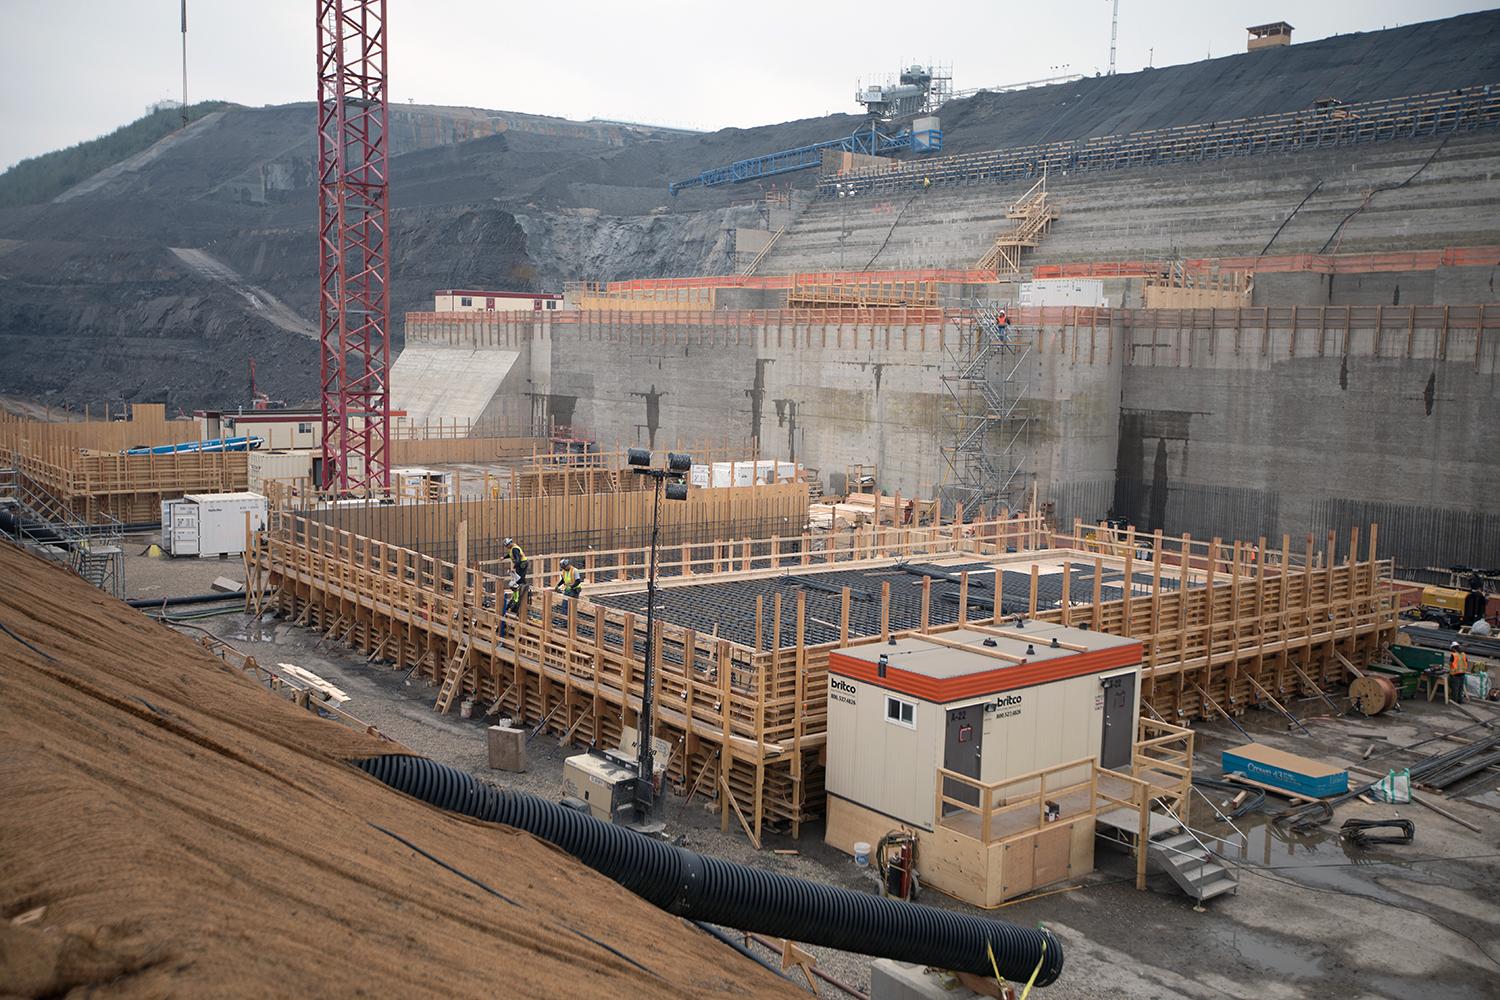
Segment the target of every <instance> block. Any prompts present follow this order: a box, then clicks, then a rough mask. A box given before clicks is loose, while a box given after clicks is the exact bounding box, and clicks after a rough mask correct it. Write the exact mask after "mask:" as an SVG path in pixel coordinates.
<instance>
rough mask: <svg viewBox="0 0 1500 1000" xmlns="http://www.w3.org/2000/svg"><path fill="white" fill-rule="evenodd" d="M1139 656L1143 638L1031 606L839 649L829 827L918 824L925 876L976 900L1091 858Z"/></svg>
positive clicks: (1127, 755) (831, 708) (831, 687)
mask: <svg viewBox="0 0 1500 1000" xmlns="http://www.w3.org/2000/svg"><path fill="white" fill-rule="evenodd" d="M1140 664H1141V644H1140V642H1139V641H1137V640H1133V639H1127V638H1122V637H1118V636H1111V635H1105V634H1103V633H1100V632H1091V631H1087V630H1083V629H1074V628H1067V627H1065V626H1062V625H1054V624H1050V623H1045V622H1038V621H1025V622H1020V623H1017V624H1014V625H1011V626H1008V627H1005V628H997V629H977V628H976V629H958V630H955V631H949V632H944V633H942V635H940V636H938V635H934V636H920V635H916V636H909V637H907V638H904V639H900V640H897V641H896V642H895V643H892V644H880V643H873V644H866V645H859V646H853V647H848V648H845V649H841V650H837V651H834V652H833V653H830V654H829V658H828V765H827V773H826V775H825V786H826V788H827V792H828V824H827V840H828V843H829V844H831V845H832V846H834V847H837V848H839V849H840V850H843V851H845V852H847V853H851V854H852V853H853V845H854V844H855V843H856V842H859V841H863V842H866V843H876V842H878V840H879V838H880V836H882V835H884V834H885V833H888V832H890V831H892V830H894V829H898V828H904V829H907V830H910V831H913V832H916V833H918V834H919V858H918V868H919V870H920V871H921V872H922V873H923V875H924V877H925V881H926V882H927V883H928V884H932V885H936V886H938V887H940V888H942V889H944V891H946V892H950V893H952V894H953V895H955V896H958V897H959V898H962V899H967V900H969V901H971V902H977V903H981V904H992V903H994V902H998V901H1000V900H1003V899H1006V898H1010V897H1011V896H1014V895H1019V894H1020V892H1024V891H1029V890H1030V889H1031V888H1034V887H1035V886H1037V885H1042V884H1045V883H1046V881H1055V880H1056V879H1058V878H1064V877H1068V876H1070V875H1076V874H1082V873H1083V872H1085V871H1089V870H1091V869H1092V868H1093V835H1094V830H1093V812H1094V801H1093V792H1092V788H1093V778H1094V767H1095V765H1096V764H1097V765H1098V766H1100V767H1103V768H1121V769H1127V770H1128V768H1129V767H1130V764H1131V756H1132V752H1133V747H1134V743H1135V739H1136V730H1137V719H1138V717H1139V712H1140V685H1139V677H1140ZM944 772H946V773H944ZM1085 789H1087V791H1085ZM1054 807H1055V808H1054ZM1052 824H1056V825H1055V826H1054V825H1052ZM1064 829H1066V830H1067V832H1066V833H1064V832H1063V830H1064ZM1044 843H1045V845H1046V850H1045V851H1043V850H1041V849H1040V846H1039V845H1042V844H1044ZM992 847H995V848H998V849H1000V852H999V854H998V855H997V856H996V858H995V860H994V863H993V864H991V863H990V862H989V860H988V859H989V856H990V853H991V852H990V848H992ZM970 855H972V857H969V856H970ZM1043 855H1045V857H1044V856H1043ZM961 858H967V859H968V860H963V861H961V860H960V859H961ZM1002 860H1003V861H1004V862H1005V863H1006V864H1008V865H1009V866H1010V871H1009V872H1005V871H1002V870H1001V861H1002ZM1022 869H1024V872H1023V871H1022ZM1039 879H1042V880H1043V881H1039Z"/></svg>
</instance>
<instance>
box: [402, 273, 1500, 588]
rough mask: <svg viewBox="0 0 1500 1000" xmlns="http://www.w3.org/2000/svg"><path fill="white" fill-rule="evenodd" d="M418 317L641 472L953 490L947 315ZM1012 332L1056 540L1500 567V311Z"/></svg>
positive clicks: (1062, 323) (1087, 313)
mask: <svg viewBox="0 0 1500 1000" xmlns="http://www.w3.org/2000/svg"><path fill="white" fill-rule="evenodd" d="M1299 277H1301V278H1304V279H1311V280H1314V281H1315V280H1317V278H1318V276H1308V275H1302V276H1299ZM1324 277H1326V276H1324ZM1337 277H1339V278H1342V277H1344V276H1337ZM1393 280H1394V279H1393ZM416 315H417V314H413V316H409V317H408V321H407V322H408V331H409V334H408V336H411V335H412V334H411V332H410V331H415V332H416V334H417V336H418V337H425V338H427V339H425V340H423V341H421V342H422V343H426V344H432V343H435V342H438V341H446V342H448V343H450V344H451V345H452V347H453V350H454V351H455V353H463V352H472V351H474V350H501V349H504V350H511V351H515V352H517V353H518V355H519V358H518V360H517V361H516V363H515V364H514V365H513V366H512V367H511V369H510V371H509V373H508V374H507V375H506V376H505V380H504V382H503V384H502V386H501V388H500V390H499V391H498V392H497V393H496V394H495V396H494V398H493V399H492V400H491V401H490V402H489V404H488V406H487V408H486V410H485V414H484V415H485V416H486V417H493V416H495V415H497V414H507V415H511V416H512V419H527V418H529V419H533V420H538V421H545V420H547V419H552V420H555V421H556V422H557V423H558V424H561V425H566V426H571V427H572V428H573V429H574V431H575V432H576V433H579V434H583V435H588V436H592V437H595V438H596V439H598V440H599V441H601V442H602V443H605V444H616V443H619V444H642V445H647V446H650V447H656V448H661V447H668V446H672V445H675V444H677V443H678V442H702V441H712V442H715V443H727V444H732V445H735V444H738V445H745V446H747V447H748V445H749V443H750V441H751V440H752V439H754V438H759V440H760V442H761V448H762V450H763V451H764V452H765V453H767V454H774V455H777V456H779V457H783V458H787V459H792V460H796V461H800V462H803V463H804V464H806V465H807V466H808V467H810V468H812V469H816V470H818V472H819V474H820V476H821V478H822V479H823V481H824V482H825V483H827V484H829V486H830V487H831V488H835V489H836V488H838V487H839V486H841V485H842V483H841V480H842V474H843V471H844V469H845V467H846V466H847V465H848V464H850V463H854V462H862V463H866V464H874V465H876V466H877V467H878V468H879V470H880V482H879V485H880V487H881V488H882V489H884V490H887V491H895V490H900V491H901V492H903V493H906V494H913V493H915V494H922V495H931V494H932V493H934V492H935V491H936V490H937V489H938V488H939V487H940V486H941V485H942V484H943V483H944V482H945V481H946V479H947V467H946V462H945V461H944V459H943V457H942V449H943V448H944V447H945V446H947V445H949V444H950V443H951V440H952V431H951V428H950V423H949V417H950V415H951V413H952V412H953V403H952V397H951V395H950V394H949V393H948V391H947V390H946V389H945V387H944V385H943V379H942V376H943V373H944V372H945V371H951V370H952V369H953V364H954V362H953V360H952V358H951V357H950V355H949V353H948V351H947V350H946V349H945V345H947V346H951V344H952V342H953V338H955V337H956V336H957V334H958V331H959V329H960V327H959V326H958V321H957V320H956V319H955V318H954V317H953V316H952V314H951V313H947V314H945V312H944V311H942V310H931V311H920V310H913V311H911V312H910V313H909V314H906V316H905V318H904V321H902V320H901V319H899V318H896V316H893V318H892V319H891V320H890V321H888V322H884V323H870V322H869V321H868V314H867V313H865V314H858V318H859V319H861V320H863V321H862V322H853V321H852V320H853V319H854V318H856V314H854V313H846V314H842V315H843V316H844V317H845V318H848V319H850V320H851V321H850V322H845V323H840V322H837V321H836V320H837V316H838V314H828V315H823V316H821V317H819V319H820V321H818V322H808V319H809V317H810V315H814V316H815V315H816V314H809V313H808V312H806V311H799V312H791V311H785V310H753V311H733V310H721V311H716V312H709V313H689V314H664V315H659V316H654V317H653V316H646V315H641V314H628V313H593V312H578V313H569V314H559V315H558V316H557V317H549V318H546V319H542V320H533V319H532V318H530V317H526V318H519V319H510V320H500V319H490V320H485V321H484V322H480V323H476V322H461V321H457V320H455V318H454V317H452V316H442V315H439V316H430V317H429V318H427V319H417V318H414V317H415V316H416ZM1015 319H1016V320H1017V321H1018V329H1020V330H1023V331H1027V332H1028V334H1029V335H1030V336H1031V337H1032V343H1031V346H1030V348H1029V350H1028V351H1027V352H1026V354H1025V355H1024V357H1023V358H1022V359H1021V363H1020V366H1019V371H1020V373H1021V375H1022V379H1021V380H1022V381H1028V382H1029V385H1030V393H1029V400H1028V403H1027V404H1026V405H1027V407H1028V409H1029V412H1030V413H1031V415H1032V421H1031V423H1030V425H1029V428H1028V431H1027V433H1026V434H1025V435H1024V437H1023V440H1022V442H1021V448H1020V453H1021V454H1022V455H1024V456H1025V469H1024V473H1023V481H1029V477H1031V476H1034V477H1035V478H1036V480H1037V483H1038V486H1039V488H1040V490H1041V493H1042V495H1043V496H1044V497H1046V498H1049V499H1050V500H1051V501H1052V502H1053V503H1054V504H1055V511H1056V514H1057V516H1058V518H1059V520H1060V521H1061V522H1062V523H1064V524H1066V523H1070V522H1071V520H1072V518H1073V517H1082V518H1084V519H1086V520H1093V519H1096V518H1098V517H1101V516H1103V515H1104V514H1105V513H1106V512H1107V511H1108V510H1109V509H1110V508H1111V507H1114V508H1116V509H1117V510H1118V512H1119V513H1121V514H1124V515H1126V516H1128V517H1130V518H1131V519H1132V520H1133V521H1134V522H1135V523H1136V524H1137V525H1139V526H1141V527H1142V528H1146V529H1154V528H1156V527H1161V528H1163V529H1164V530H1166V531H1169V532H1172V533H1181V532H1184V531H1187V532H1191V533H1192V534H1193V535H1194V536H1196V537H1212V536H1214V535H1218V536H1221V537H1224V538H1250V539H1253V538H1255V537H1257V536H1260V535H1265V536H1267V537H1269V538H1272V539H1277V540H1279V538H1280V536H1281V535H1282V534H1283V533H1286V534H1290V535H1291V536H1292V537H1293V538H1294V539H1298V540H1300V539H1301V538H1302V536H1303V535H1305V534H1306V533H1307V532H1313V533H1314V534H1316V535H1318V536H1319V537H1321V536H1322V534H1323V533H1324V532H1326V531H1327V530H1329V529H1337V530H1340V531H1343V532H1347V529H1348V528H1350V527H1355V526H1358V527H1361V528H1363V527H1365V526H1367V525H1368V523H1369V522H1370V521H1371V520H1378V521H1380V522H1381V523H1382V524H1383V525H1384V528H1383V534H1382V547H1383V549H1384V550H1385V551H1388V552H1394V553H1397V554H1398V556H1399V557H1400V558H1402V559H1403V560H1405V561H1406V562H1414V561H1415V562H1421V563H1422V564H1426V563H1428V562H1436V563H1438V564H1442V563H1443V562H1444V561H1447V562H1463V563H1468V564H1471V565H1481V566H1492V565H1497V564H1500V515H1497V514H1494V513H1492V511H1494V509H1495V508H1494V503H1493V498H1494V497H1495V496H1497V495H1500V462H1497V461H1496V460H1495V457H1494V454H1495V452H1494V446H1495V442H1496V441H1497V440H1500V419H1497V416H1496V413H1495V409H1494V400H1496V399H1497V398H1500V384H1497V367H1500V365H1497V353H1500V351H1497V347H1496V344H1497V343H1500V307H1497V308H1495V309H1490V308H1489V307H1484V308H1480V307H1451V308H1449V307H1435V306H1391V305H1388V304H1384V303H1382V304H1380V305H1378V306H1348V307H1337V306H1328V307H1317V306H1309V307H1298V308H1297V309H1292V308H1269V309H1267V308H1248V309H1244V310H1098V311H1093V310H1073V309H1067V308H1064V309H1047V310H1021V311H1018V312H1017V313H1016V314H1015ZM476 342H477V343H480V344H481V345H483V344H488V345H489V346H488V347H484V346H480V347H477V348H476V346H475V343H476Z"/></svg>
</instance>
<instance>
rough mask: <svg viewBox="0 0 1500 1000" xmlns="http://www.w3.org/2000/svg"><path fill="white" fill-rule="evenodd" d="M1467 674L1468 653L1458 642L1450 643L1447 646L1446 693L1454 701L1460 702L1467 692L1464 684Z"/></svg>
mask: <svg viewBox="0 0 1500 1000" xmlns="http://www.w3.org/2000/svg"><path fill="white" fill-rule="evenodd" d="M1468 674H1469V654H1467V653H1465V652H1464V648H1463V647H1462V646H1460V645H1459V644H1458V643H1456V642H1454V643H1450V644H1449V646H1448V694H1449V696H1450V697H1451V698H1452V699H1453V700H1454V701H1456V702H1459V703H1460V704H1462V703H1463V702H1464V700H1465V697H1464V696H1465V695H1466V694H1467V692H1466V691H1465V690H1464V686H1465V684H1466V682H1467V678H1468Z"/></svg>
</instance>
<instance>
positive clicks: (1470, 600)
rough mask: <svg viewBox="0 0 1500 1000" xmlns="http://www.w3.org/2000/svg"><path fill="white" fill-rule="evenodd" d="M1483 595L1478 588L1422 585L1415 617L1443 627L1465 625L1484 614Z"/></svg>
mask: <svg viewBox="0 0 1500 1000" xmlns="http://www.w3.org/2000/svg"><path fill="white" fill-rule="evenodd" d="M1484 605H1485V596H1484V592H1483V591H1480V590H1459V589H1457V588H1455V587H1423V588H1422V603H1421V605H1419V606H1418V608H1417V617H1419V618H1420V619H1422V620H1423V621H1430V622H1437V623H1438V624H1439V625H1441V626H1443V627H1444V628H1458V627H1459V626H1461V625H1467V624H1469V623H1470V622H1472V621H1474V620H1475V619H1476V618H1478V617H1480V616H1481V615H1483V614H1484Z"/></svg>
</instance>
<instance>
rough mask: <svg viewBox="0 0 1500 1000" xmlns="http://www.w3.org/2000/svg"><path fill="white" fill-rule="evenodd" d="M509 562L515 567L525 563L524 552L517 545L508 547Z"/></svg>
mask: <svg viewBox="0 0 1500 1000" xmlns="http://www.w3.org/2000/svg"><path fill="white" fill-rule="evenodd" d="M510 561H511V564H512V565H514V566H517V567H520V566H524V565H526V552H525V551H524V550H523V549H522V548H521V546H519V545H512V546H511V547H510Z"/></svg>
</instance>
